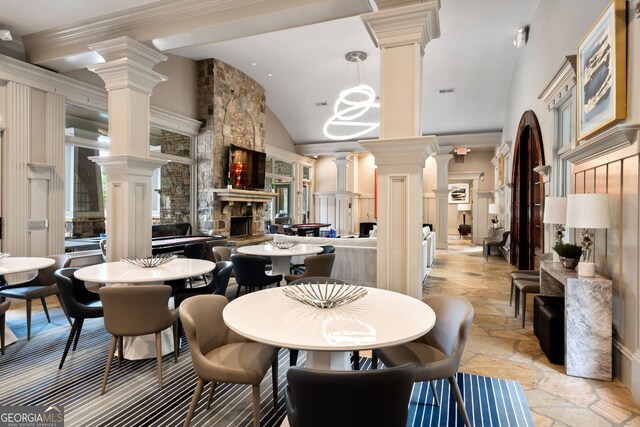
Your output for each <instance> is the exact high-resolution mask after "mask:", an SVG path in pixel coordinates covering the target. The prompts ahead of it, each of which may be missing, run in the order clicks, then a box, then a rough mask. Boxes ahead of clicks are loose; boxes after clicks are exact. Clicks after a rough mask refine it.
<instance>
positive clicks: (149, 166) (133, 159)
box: [89, 154, 167, 176]
mask: <svg viewBox="0 0 640 427" xmlns="http://www.w3.org/2000/svg"><path fill="white" fill-rule="evenodd" d="M89 160H91V161H93V162H95V163H97V164H99V165H100V166H102V167H104V169H105V173H108V174H114V175H118V174H127V175H140V176H152V175H153V172H154V171H155V170H156V169H158V168H159V167H161V166H163V165H165V164H166V163H167V160H159V159H152V158H149V157H139V156H131V155H126V154H125V155H115V156H114V155H111V156H92V157H89Z"/></svg>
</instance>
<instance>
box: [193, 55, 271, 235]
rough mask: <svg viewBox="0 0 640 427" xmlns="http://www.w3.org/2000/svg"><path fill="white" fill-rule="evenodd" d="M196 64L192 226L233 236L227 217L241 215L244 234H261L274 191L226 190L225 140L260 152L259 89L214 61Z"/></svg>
mask: <svg viewBox="0 0 640 427" xmlns="http://www.w3.org/2000/svg"><path fill="white" fill-rule="evenodd" d="M196 68H197V78H198V107H197V108H198V119H200V120H202V122H203V125H202V127H201V128H200V131H199V132H198V138H197V185H198V187H197V193H198V199H197V212H198V216H197V230H198V231H199V232H202V233H210V234H221V235H225V236H229V237H233V236H231V234H235V232H236V230H233V231H234V233H231V231H232V230H231V222H232V218H240V217H246V219H244V220H243V221H246V224H245V226H244V227H246V228H243V232H244V231H248V232H249V233H250V235H249V236H247V237H248V238H254V239H255V238H264V214H265V209H266V207H267V206H266V204H267V203H269V202H271V201H272V200H273V198H274V197H275V193H270V192H266V191H249V190H240V189H227V188H226V184H227V176H228V168H229V146H230V145H231V144H234V145H236V146H239V147H244V148H248V149H251V150H256V151H261V152H264V142H265V139H266V131H265V122H266V115H265V110H266V97H265V91H264V88H263V87H262V86H260V85H259V84H258V83H257V82H256V81H255V80H253V79H252V78H250V77H249V76H247V75H246V74H244V73H242V72H241V71H240V70H238V69H237V68H234V67H232V66H230V65H228V64H225V63H224V62H222V61H219V60H217V59H205V60H202V61H198V62H197V64H196ZM249 217H250V220H249ZM236 221H238V219H236V220H233V222H234V223H235V222H236ZM242 239H243V240H246V237H245V238H242Z"/></svg>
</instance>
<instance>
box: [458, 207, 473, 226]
mask: <svg viewBox="0 0 640 427" xmlns="http://www.w3.org/2000/svg"><path fill="white" fill-rule="evenodd" d="M469 211H471V203H460V204H459V205H458V212H462V223H463V224H465V225H466V224H467V218H466V212H469Z"/></svg>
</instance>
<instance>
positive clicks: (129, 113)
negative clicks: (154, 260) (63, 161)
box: [88, 37, 167, 260]
mask: <svg viewBox="0 0 640 427" xmlns="http://www.w3.org/2000/svg"><path fill="white" fill-rule="evenodd" d="M89 48H90V49H91V50H94V51H96V52H97V53H99V54H100V55H101V56H102V57H103V58H104V60H105V62H103V63H100V64H95V65H92V66H90V67H88V68H89V70H91V71H93V72H95V73H96V74H98V75H99V76H100V77H101V78H102V80H104V82H105V87H106V89H107V91H108V93H109V141H110V142H109V155H108V156H105V157H93V158H92V160H93V161H95V162H96V163H98V164H99V165H101V166H103V167H104V171H105V174H106V176H107V230H106V231H107V258H108V259H109V260H118V259H120V258H122V257H127V256H149V255H151V191H152V188H151V176H152V175H153V171H154V170H155V169H157V168H159V167H160V166H162V165H163V164H164V163H165V162H164V161H159V160H152V159H150V158H149V97H150V96H151V92H152V90H153V88H154V86H155V85H156V84H158V83H160V82H162V81H165V80H166V79H167V78H166V77H165V76H163V75H161V74H159V73H156V72H155V71H153V67H154V66H155V65H156V64H157V63H158V62H161V61H166V59H167V57H166V56H164V55H162V54H161V53H159V52H157V51H155V50H154V49H152V48H150V47H147V46H145V45H143V44H142V43H139V42H137V41H135V40H133V39H131V38H129V37H118V38H116V39H113V40H108V41H105V42H101V43H96V44H95V45H92V46H89Z"/></svg>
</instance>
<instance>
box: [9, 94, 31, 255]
mask: <svg viewBox="0 0 640 427" xmlns="http://www.w3.org/2000/svg"><path fill="white" fill-rule="evenodd" d="M6 93H7V111H6V114H7V120H6V126H7V130H6V132H5V134H4V147H2V155H3V162H2V167H3V170H2V211H3V216H4V217H3V218H2V223H3V224H2V231H3V234H2V250H3V251H5V252H9V253H11V255H13V256H29V255H31V254H30V253H29V239H28V238H27V236H28V231H27V218H29V204H30V199H29V180H28V178H27V163H28V162H29V161H30V159H31V153H30V150H31V88H30V87H29V86H26V85H23V84H21V83H14V82H9V83H7V89H6Z"/></svg>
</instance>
